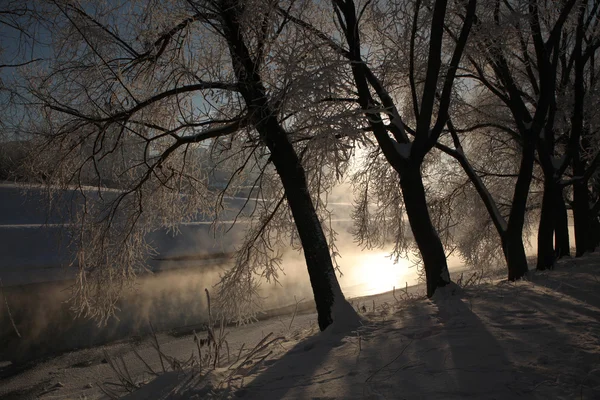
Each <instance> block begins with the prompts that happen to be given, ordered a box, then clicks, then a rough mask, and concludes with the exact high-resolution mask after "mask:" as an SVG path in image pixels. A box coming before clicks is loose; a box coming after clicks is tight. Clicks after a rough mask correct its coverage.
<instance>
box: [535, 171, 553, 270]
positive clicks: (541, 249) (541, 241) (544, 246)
mask: <svg viewBox="0 0 600 400" xmlns="http://www.w3.org/2000/svg"><path fill="white" fill-rule="evenodd" d="M555 186H556V185H555V183H554V182H553V181H552V178H548V179H545V181H544V194H543V197H542V212H541V213H540V225H539V228H538V237H537V256H538V257H537V266H536V268H537V269H538V270H539V271H544V270H546V269H550V268H552V266H553V265H554V261H555V258H554V223H555V219H554V216H555V215H554V212H555V200H556V196H555V193H554V192H555Z"/></svg>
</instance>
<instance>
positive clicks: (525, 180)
mask: <svg viewBox="0 0 600 400" xmlns="http://www.w3.org/2000/svg"><path fill="white" fill-rule="evenodd" d="M534 159H535V146H533V145H532V144H531V143H529V142H527V141H525V143H524V144H523V148H522V156H521V164H520V166H519V176H518V177H517V183H516V184H515V191H514V193H513V201H512V207H511V209H510V216H509V219H508V228H507V229H506V233H505V234H503V235H502V250H503V251H504V257H505V259H506V264H507V266H508V280H509V281H514V280H517V279H520V278H522V277H523V276H525V274H526V273H527V271H528V266H527V255H526V254H525V246H523V226H524V225H525V212H526V211H527V197H528V195H529V187H530V185H531V179H532V177H533V162H534Z"/></svg>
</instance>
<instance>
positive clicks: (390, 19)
mask: <svg viewBox="0 0 600 400" xmlns="http://www.w3.org/2000/svg"><path fill="white" fill-rule="evenodd" d="M447 3H448V2H446V1H436V2H435V3H434V4H433V10H432V11H431V13H427V15H426V16H425V18H422V17H420V13H422V12H423V13H426V12H425V11H424V10H425V9H426V4H424V3H423V2H421V1H415V2H410V3H408V4H409V5H408V6H406V5H404V7H406V8H407V9H408V10H410V13H411V14H412V18H413V25H412V31H411V32H412V40H411V43H412V45H414V43H415V42H414V41H415V38H416V33H417V32H418V30H419V28H420V27H422V25H423V19H425V20H426V21H427V22H426V25H428V26H429V28H427V31H426V32H427V33H426V34H425V35H424V36H425V37H427V39H426V40H427V41H428V42H429V46H428V47H429V52H428V54H427V55H426V56H424V55H422V54H417V53H416V52H415V48H414V47H411V49H410V55H409V58H408V63H409V67H408V71H409V80H410V93H411V98H410V99H408V101H409V102H410V104H411V105H412V110H413V111H414V122H415V126H414V127H412V128H411V127H410V126H409V125H408V124H407V120H405V119H403V118H402V117H401V113H400V111H399V110H400V108H399V107H398V106H397V104H396V103H395V100H394V96H395V94H396V93H395V91H394V90H395V89H396V87H394V86H393V84H392V85H390V83H388V81H387V80H384V79H385V78H387V77H385V75H384V74H385V72H388V69H387V67H388V64H387V58H386V57H387V54H386V52H387V51H390V49H389V48H387V47H385V46H384V45H383V43H384V42H383V41H382V42H379V43H376V42H370V43H368V44H367V43H364V42H363V41H362V39H363V38H364V37H365V36H366V35H364V32H365V29H368V28H365V25H366V24H365V23H362V24H361V22H362V21H363V18H367V15H369V14H370V17H371V22H372V23H373V25H372V26H376V25H375V24H376V23H381V22H383V23H384V24H385V26H386V29H385V32H382V31H379V32H378V31H377V30H376V29H375V30H374V31H375V32H369V33H370V35H373V36H375V37H377V36H379V37H381V38H383V39H385V40H389V41H390V42H392V43H395V44H397V43H398V41H399V40H401V38H400V37H399V35H398V36H395V37H394V34H395V33H400V32H406V30H405V29H403V27H404V26H405V19H403V18H402V17H405V15H403V14H402V13H401V12H400V7H402V6H401V5H396V4H390V3H384V2H380V3H379V2H378V3H373V4H372V5H371V3H370V2H366V3H364V4H362V5H361V6H360V7H358V6H357V4H355V2H354V1H353V0H345V1H342V0H340V1H334V2H333V8H334V12H335V18H336V22H337V29H338V32H339V35H341V36H342V37H343V38H344V39H345V42H346V43H345V45H344V46H343V45H341V44H339V43H337V42H336V40H335V37H336V36H337V34H336V33H333V32H332V33H326V32H323V31H322V30H320V29H318V28H317V27H316V26H315V25H314V24H312V23H310V21H306V20H303V19H301V18H297V17H292V16H291V15H290V14H289V13H288V12H286V11H285V10H282V9H280V12H282V13H283V14H284V15H286V16H288V17H290V18H291V19H293V20H294V22H296V23H297V24H298V25H300V26H302V27H304V28H305V29H306V30H307V32H308V33H311V34H312V35H314V36H315V37H316V38H317V39H319V40H321V41H324V42H325V43H327V44H328V45H329V46H330V47H331V48H332V49H333V50H334V51H335V52H337V53H338V54H341V55H343V56H344V57H345V58H346V59H347V60H348V61H349V65H350V70H351V76H352V80H353V83H354V85H355V91H356V99H355V100H354V101H355V102H356V103H358V105H359V106H360V110H361V111H362V113H363V118H364V120H363V122H362V123H363V125H364V127H365V129H366V130H368V131H370V132H372V133H373V135H374V137H375V139H376V141H377V143H378V147H379V149H380V151H381V152H382V154H383V157H384V158H385V160H386V162H387V164H388V165H389V166H391V167H392V168H393V170H394V171H395V173H394V174H395V175H396V182H397V184H396V185H394V184H390V185H389V186H386V187H381V188H378V189H377V192H378V193H379V194H383V192H384V191H385V190H388V196H392V197H390V198H389V203H388V204H389V205H390V206H389V208H388V211H389V212H390V213H391V214H389V216H391V217H392V218H388V221H395V222H397V223H398V225H399V226H400V224H401V219H402V212H403V211H404V210H403V208H404V209H405V210H406V215H407V217H408V220H409V222H410V226H411V229H412V233H413V236H414V239H415V242H416V244H417V246H418V249H419V251H420V255H421V257H422V260H423V264H424V268H425V274H426V280H427V295H428V296H432V295H433V293H434V292H435V290H436V288H438V287H442V286H445V285H447V284H448V283H449V282H450V277H449V274H448V267H447V263H446V255H445V252H444V248H443V245H442V241H441V240H440V237H439V235H438V233H437V232H436V229H435V227H434V225H433V223H432V221H431V216H430V212H429V209H428V205H427V197H426V190H425V186H424V183H423V177H422V175H421V168H422V166H423V162H424V160H425V157H426V156H427V155H428V154H429V152H430V151H431V150H432V149H433V148H434V146H435V145H436V143H437V141H438V139H439V137H440V135H441V134H442V131H443V128H444V126H445V124H446V121H447V119H448V109H449V107H450V103H451V98H452V91H453V90H452V89H453V83H454V79H455V76H456V71H457V68H458V66H459V63H460V59H461V57H462V53H463V50H464V48H465V45H466V42H467V39H468V36H469V32H470V29H471V26H472V23H473V18H474V16H475V6H476V2H475V1H469V2H466V3H465V4H464V5H460V6H459V8H462V9H463V10H465V12H466V15H467V17H466V19H465V21H464V23H461V24H459V26H458V27H457V31H458V33H457V35H458V36H459V38H460V39H459V41H458V42H457V44H456V45H455V46H453V48H450V49H447V48H443V47H444V46H443V36H444V28H443V27H444V21H445V20H446V18H447V6H448V4H447ZM394 29H396V31H394ZM390 32H391V33H390ZM365 45H367V46H373V47H374V48H375V49H376V50H377V49H380V48H381V49H382V51H379V52H377V51H376V52H375V54H367V55H366V56H363V52H364V51H365V50H364V49H363V47H364V46H365ZM367 48H370V47H367ZM390 58H392V59H393V57H390ZM417 58H420V59H423V58H424V59H425V61H424V63H423V65H422V66H423V70H422V71H419V72H421V73H422V78H423V81H422V84H420V85H419V86H418V85H417V84H416V71H415V64H416V63H415V60H417ZM443 59H444V62H442V60H443ZM394 61H396V60H394ZM401 62H404V60H402V61H401ZM372 65H375V66H376V67H378V68H373V67H372ZM377 70H378V72H380V73H381V75H380V76H378V75H377V73H376V72H375V71H377ZM396 77H397V76H396ZM391 82H393V81H391ZM438 90H439V91H438ZM409 135H410V136H409ZM411 137H413V138H414V139H412V138H411ZM390 176H391V175H390V174H386V173H385V172H384V170H382V169H381V164H378V166H377V167H375V170H374V171H373V172H372V173H365V174H362V175H361V176H360V179H362V187H361V189H360V190H361V191H362V194H361V196H362V197H361V198H360V203H359V207H358V208H357V210H356V212H355V218H356V219H357V221H358V223H359V224H361V223H362V224H363V228H361V227H360V226H359V228H358V235H357V236H358V238H359V240H362V241H365V240H368V239H367V237H368V236H369V229H368V226H369V225H370V226H374V225H377V223H375V224H370V223H369V222H368V219H369V206H368V199H369V196H368V194H369V193H368V191H369V190H373V189H371V188H372V184H374V185H378V184H381V182H383V181H384V180H385V181H388V180H389V179H390ZM373 177H375V178H374V179H373ZM392 179H393V178H392ZM398 179H399V182H398ZM399 192H401V193H402V203H400V201H399V200H400V196H399V195H398V193H399ZM393 204H395V206H394V205H393ZM401 204H402V205H401ZM378 215H380V216H382V214H381V213H378ZM384 217H385V214H383V217H382V218H384ZM376 221H378V222H383V221H382V220H381V219H380V220H377V219H376ZM371 232H373V231H372V230H371ZM379 232H381V230H379ZM403 234H404V233H403V230H402V229H396V235H395V237H396V243H397V244H398V243H399V241H400V240H402V239H398V238H399V236H401V235H403ZM400 247H401V246H400ZM400 247H399V246H398V245H397V246H396V249H399V248H400Z"/></svg>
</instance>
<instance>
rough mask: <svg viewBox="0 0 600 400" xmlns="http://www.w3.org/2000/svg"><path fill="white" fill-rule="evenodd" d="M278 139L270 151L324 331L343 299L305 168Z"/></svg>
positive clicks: (320, 326) (283, 141)
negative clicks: (298, 237)
mask: <svg viewBox="0 0 600 400" xmlns="http://www.w3.org/2000/svg"><path fill="white" fill-rule="evenodd" d="M278 139H279V140H277V142H276V143H275V144H274V146H273V147H274V148H273V149H272V150H271V151H272V153H271V154H272V160H273V164H274V165H275V168H276V170H277V173H278V174H279V177H280V178H281V182H282V183H283V187H284V189H285V195H286V198H287V201H288V204H289V206H290V209H291V211H292V215H293V217H294V221H295V223H296V228H297V229H298V235H299V236H300V241H301V242H302V248H303V250H304V258H305V259H306V266H307V268H308V275H309V276H310V283H311V286H312V290H313V294H314V298H315V303H316V306H317V312H318V322H319V328H320V329H321V330H324V329H325V328H327V327H328V326H329V325H330V324H331V323H332V322H333V315H332V309H333V305H334V302H335V301H345V300H344V298H343V295H342V291H341V289H340V285H339V283H338V280H337V277H336V275H335V270H334V267H333V263H332V261H331V255H330V253H329V246H328V245H327V240H326V238H325V234H324V232H323V228H322V226H321V223H320V222H319V219H318V217H317V213H316V211H315V207H314V204H313V202H312V199H311V197H310V194H309V192H308V185H307V183H306V177H305V172H304V168H303V167H302V165H301V164H300V161H299V159H298V157H297V155H296V152H295V150H294V149H293V147H292V145H291V143H289V141H288V140H287V138H286V137H281V138H278ZM275 149H276V150H275ZM340 296H341V297H340Z"/></svg>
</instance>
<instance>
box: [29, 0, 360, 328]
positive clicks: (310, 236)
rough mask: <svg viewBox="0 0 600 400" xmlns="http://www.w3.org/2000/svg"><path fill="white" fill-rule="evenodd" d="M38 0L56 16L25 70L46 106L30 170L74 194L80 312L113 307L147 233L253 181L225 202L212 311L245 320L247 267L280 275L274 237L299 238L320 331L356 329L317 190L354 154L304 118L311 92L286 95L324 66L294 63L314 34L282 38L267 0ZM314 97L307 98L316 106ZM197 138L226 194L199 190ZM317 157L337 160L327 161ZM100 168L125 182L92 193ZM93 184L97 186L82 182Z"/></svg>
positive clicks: (190, 216)
mask: <svg viewBox="0 0 600 400" xmlns="http://www.w3.org/2000/svg"><path fill="white" fill-rule="evenodd" d="M44 6H45V7H46V12H47V14H48V15H54V16H55V17H54V19H53V20H52V26H51V28H52V30H51V34H52V45H53V49H54V54H53V56H54V57H55V58H54V59H52V60H51V62H50V63H49V64H48V66H47V68H46V69H45V70H44V71H42V72H41V73H38V74H37V75H36V76H30V77H29V78H30V82H31V83H32V85H31V86H30V91H31V95H32V97H33V99H34V106H35V107H39V110H41V112H42V113H43V116H44V118H43V121H42V122H41V123H36V124H35V125H34V127H35V129H36V130H35V132H34V133H36V134H37V135H36V136H37V137H38V139H39V140H40V141H41V143H42V145H41V146H40V147H39V151H38V154H37V157H35V158H34V159H35V164H33V166H32V168H33V169H35V170H38V171H39V170H41V171H46V172H47V171H51V174H50V176H49V177H48V183H49V185H51V187H59V188H66V187H72V186H73V185H75V186H76V187H77V188H78V189H79V192H80V194H81V196H80V200H79V202H78V205H77V207H78V208H77V210H75V211H76V213H75V214H76V218H77V219H76V224H75V226H76V227H77V232H78V233H77V236H76V242H77V249H78V251H77V265H78V267H79V275H78V280H77V283H76V285H75V286H74V289H75V292H74V294H75V300H76V305H77V307H78V310H79V311H80V312H81V313H85V314H88V315H92V316H96V317H98V318H100V319H101V320H104V319H106V318H108V316H110V314H111V313H112V312H113V310H114V307H115V304H116V301H117V299H118V298H119V295H120V293H121V292H122V290H123V289H124V287H126V286H127V284H129V283H131V282H133V279H134V278H135V276H136V274H138V273H139V272H140V271H143V270H144V269H145V261H146V257H147V253H148V251H151V250H152V249H151V248H150V246H149V244H148V243H147V239H146V238H147V234H148V232H150V231H151V230H153V229H157V228H159V227H172V228H174V229H176V226H177V224H179V223H181V222H183V221H189V220H196V219H198V218H204V219H215V220H216V221H217V222H218V220H219V218H220V215H222V214H223V212H226V211H230V210H228V204H227V200H226V199H227V196H228V195H235V193H236V187H238V186H239V185H240V184H241V183H242V182H248V179H249V177H256V178H255V179H253V181H251V185H252V188H253V189H252V190H251V191H250V192H251V195H252V196H257V197H258V198H249V199H247V202H246V206H245V207H244V208H242V209H237V210H233V211H234V212H235V213H236V214H237V216H236V217H235V218H234V219H235V220H238V219H242V218H244V219H246V221H247V223H248V224H249V229H248V231H247V235H246V237H245V239H244V242H243V244H242V246H241V247H240V249H239V252H238V254H237V256H236V258H235V265H234V267H233V268H232V269H231V270H230V271H228V272H226V273H225V275H224V276H223V277H222V281H221V286H220V288H221V289H220V298H221V300H222V303H221V304H222V306H223V307H225V308H227V309H228V311H230V312H234V313H235V314H236V316H237V317H240V318H245V317H248V316H249V313H251V310H250V309H249V308H248V303H249V302H250V301H251V300H252V295H253V294H255V291H256V288H257V284H258V283H257V277H258V276H261V275H262V276H264V277H266V278H267V279H277V275H278V272H279V269H280V260H279V258H278V253H277V247H278V246H279V245H280V244H283V243H285V239H286V238H287V239H291V240H292V241H294V238H296V237H297V238H298V239H299V242H300V244H301V246H302V248H303V250H304V255H305V258H306V262H307V267H308V271H309V276H310V279H311V284H312V287H313V292H314V295H315V302H316V305H317V310H318V313H319V326H320V328H321V329H325V328H326V327H327V326H328V325H330V324H331V323H332V322H333V321H334V320H335V319H336V318H338V317H340V316H344V317H345V318H346V319H347V318H350V320H347V321H343V322H348V323H352V324H355V323H356V322H357V321H358V319H357V318H356V315H355V313H354V311H353V310H352V307H351V306H350V305H349V303H347V302H346V301H345V299H344V297H343V294H342V292H341V289H340V287H339V284H338V282H337V278H336V275H335V269H334V265H333V263H332V259H331V254H330V252H333V251H334V247H333V246H334V243H333V242H332V239H333V236H334V232H332V231H329V233H330V238H329V239H330V240H329V243H328V240H327V237H326V234H325V232H324V230H323V228H322V226H321V220H324V219H326V215H327V214H326V203H325V202H323V201H321V197H320V194H321V191H326V190H327V189H328V187H330V186H331V184H332V183H333V182H334V181H335V179H336V177H337V174H336V171H337V172H340V171H341V170H343V169H344V168H345V167H344V160H347V159H348V157H349V153H348V152H349V151H350V149H348V148H345V147H342V146H340V145H339V144H338V143H337V142H330V141H327V140H328V139H327V138H328V137H329V135H324V134H322V131H323V130H324V129H325V127H324V126H321V127H320V128H319V127H316V128H315V129H314V131H311V130H310V129H307V127H306V125H303V124H309V123H315V124H318V119H313V120H312V121H310V120H309V119H308V118H307V116H306V114H303V110H304V109H305V108H306V107H308V106H307V101H304V102H299V101H298V100H297V97H296V96H302V95H303V93H302V91H305V92H309V93H312V92H313V91H312V90H311V87H318V86H319V85H321V84H322V82H323V81H326V80H327V79H329V77H328V76H327V74H326V71H324V70H320V71H319V70H318V68H316V69H314V70H313V71H311V73H310V74H309V73H307V71H306V70H305V69H304V70H303V69H302V68H294V67H292V66H294V63H295V60H294V57H298V56H302V55H304V54H307V53H308V50H310V49H311V43H310V42H307V41H303V40H297V38H296V40H295V41H293V40H292V39H293V38H294V37H293V36H292V35H293V31H291V30H290V29H288V24H287V22H289V21H287V20H286V19H285V18H282V17H280V16H279V15H278V14H277V13H276V12H274V10H275V9H274V4H273V3H271V2H260V4H259V3H256V4H253V5H250V4H247V3H246V2H240V1H228V0H223V1H181V2H150V3H148V4H147V5H142V4H137V2H123V3H120V4H119V5H116V6H113V5H111V4H108V3H107V4H102V3H96V2H91V3H89V4H74V3H63V2H53V1H50V2H48V3H44ZM256 21H260V23H259V24H257V23H256ZM296 61H297V60H296ZM300 61H301V60H300ZM286 66H287V67H289V68H288V69H286V68H285V67H286ZM300 66H306V63H305V64H301V63H300ZM307 78H308V80H306V79H307ZM312 96H313V97H312V98H311V99H310V101H308V103H311V102H315V103H318V102H319V101H320V99H319V98H318V96H314V95H312ZM327 129H328V132H329V131H331V129H334V128H332V127H331V126H329V127H328V128H327ZM201 148H204V149H206V150H207V151H208V152H209V154H211V157H213V158H214V160H215V163H217V164H218V165H221V166H223V167H224V168H226V169H228V170H229V171H230V172H231V174H230V179H229V182H227V185H226V187H225V189H224V190H223V191H219V190H214V189H213V188H211V187H210V186H209V184H208V181H207V171H206V170H205V169H203V165H202V163H201V162H199V160H198V157H197V153H198V151H199V149H201ZM319 149H320V151H319ZM319 156H320V158H319ZM323 160H327V161H328V162H330V161H331V160H333V161H335V162H334V164H336V167H334V168H330V169H327V168H324V167H323V164H319V163H322V162H323ZM305 165H306V166H307V168H308V169H305ZM336 168H337V169H336ZM107 174H110V175H111V177H112V179H113V180H116V181H118V186H119V188H120V189H119V190H107V189H103V188H102V182H103V178H106V175H107ZM90 181H92V182H95V185H94V187H93V188H89V187H86V186H85V185H84V182H90ZM286 204H287V206H288V207H286ZM292 221H293V222H295V227H294V225H293V224H292Z"/></svg>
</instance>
